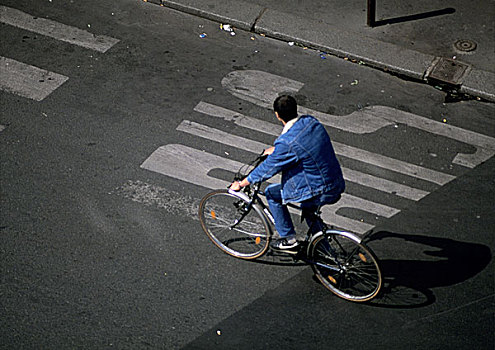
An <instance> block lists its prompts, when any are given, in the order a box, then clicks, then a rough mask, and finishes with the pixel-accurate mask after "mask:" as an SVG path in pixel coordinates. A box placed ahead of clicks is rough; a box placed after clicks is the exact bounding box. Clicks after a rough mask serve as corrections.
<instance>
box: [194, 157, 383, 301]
mask: <svg viewBox="0 0 495 350" xmlns="http://www.w3.org/2000/svg"><path fill="white" fill-rule="evenodd" d="M264 158H266V157H265V156H262V155H260V156H258V157H257V158H256V159H255V160H254V161H253V162H251V163H250V164H249V165H247V166H243V167H241V168H240V169H239V171H238V172H237V174H236V175H235V177H234V181H236V180H242V179H243V178H244V177H246V176H247V175H249V172H250V171H252V170H253V169H254V168H256V166H258V165H259V164H260V163H261V162H262V161H263V160H264ZM246 167H247V168H246ZM248 170H250V171H248ZM245 171H248V172H247V174H245V175H244V174H243V172H245ZM263 195H264V193H263V191H262V190H261V184H260V183H257V184H252V185H250V186H248V187H245V188H244V189H243V190H242V191H239V192H236V191H232V190H229V189H219V190H215V191H212V192H210V193H208V194H206V195H205V196H204V197H203V198H202V200H201V202H200V205H199V219H200V222H201V226H202V228H203V230H204V231H205V233H206V235H207V236H208V238H209V239H210V240H211V241H212V242H213V243H214V244H215V245H216V246H217V247H218V248H220V249H221V250H222V251H223V252H225V253H227V254H229V255H231V256H234V257H236V258H240V259H246V260H251V259H256V258H259V257H261V256H263V255H264V254H265V253H266V252H267V251H268V250H269V248H270V241H271V239H272V237H273V230H272V225H274V219H273V216H272V214H271V213H270V210H269V208H268V206H267V205H266V204H265V203H264V202H263V200H262V199H261V198H260V196H263ZM289 206H290V207H291V208H294V209H296V210H301V208H299V206H297V205H295V204H292V203H289ZM320 209H321V208H317V210H316V212H315V213H312V215H315V216H314V219H315V220H317V222H318V224H320V225H321V226H320V227H323V229H322V230H320V231H318V232H313V230H312V228H311V227H310V228H309V229H308V232H307V234H306V238H305V239H304V240H303V241H299V243H300V244H299V246H298V247H297V248H296V250H295V251H286V253H288V254H290V255H291V256H292V258H293V259H294V261H299V260H301V261H303V262H305V263H307V264H309V265H311V267H312V269H313V272H314V273H315V275H316V277H317V278H318V280H319V281H320V282H321V283H322V284H323V285H324V286H325V287H326V288H327V289H329V290H330V291H331V292H332V293H334V294H335V295H337V296H339V297H341V298H343V299H346V300H350V301H355V302H365V301H369V300H371V299H373V298H375V297H376V296H377V295H378V294H379V292H380V290H381V287H382V283H383V281H382V273H381V270H380V267H379V264H378V259H377V257H376V256H375V254H374V253H373V251H372V250H371V249H370V248H369V247H367V246H366V245H365V244H364V243H363V242H362V240H361V238H359V237H358V236H357V235H355V234H353V233H350V232H345V231H340V230H336V229H332V228H329V227H328V226H327V225H326V224H325V223H324V222H323V220H322V218H321V212H320ZM277 251H278V250H277ZM278 252H279V251H278Z"/></svg>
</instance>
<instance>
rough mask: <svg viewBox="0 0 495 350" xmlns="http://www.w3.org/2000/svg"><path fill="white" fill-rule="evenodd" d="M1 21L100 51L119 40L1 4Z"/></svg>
mask: <svg viewBox="0 0 495 350" xmlns="http://www.w3.org/2000/svg"><path fill="white" fill-rule="evenodd" d="M0 21H1V22H2V23H5V24H9V25H11V26H14V27H18V28H21V29H25V30H28V31H30V32H34V33H38V34H41V35H45V36H49V37H52V38H54V39H57V40H61V41H65V42H67V43H70V44H73V45H78V46H82V47H85V48H87V49H91V50H95V51H99V52H106V51H107V50H108V49H110V48H111V47H112V46H114V45H115V44H116V43H118V42H119V40H118V39H115V38H112V37H109V36H106V35H95V34H92V33H90V32H88V31H86V30H82V29H79V28H75V27H71V26H68V25H65V24H62V23H59V22H56V21H52V20H49V19H45V18H39V17H34V16H32V15H30V14H28V13H25V12H22V11H19V10H16V9H14V8H11V7H7V6H0Z"/></svg>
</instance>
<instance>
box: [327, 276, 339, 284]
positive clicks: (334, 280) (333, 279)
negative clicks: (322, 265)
mask: <svg viewBox="0 0 495 350" xmlns="http://www.w3.org/2000/svg"><path fill="white" fill-rule="evenodd" d="M328 279H329V280H330V282H332V283H333V284H337V280H336V279H335V278H333V277H332V276H328Z"/></svg>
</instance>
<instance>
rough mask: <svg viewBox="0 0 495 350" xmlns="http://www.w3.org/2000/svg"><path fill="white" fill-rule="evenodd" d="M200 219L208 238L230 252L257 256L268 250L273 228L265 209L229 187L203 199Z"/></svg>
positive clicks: (250, 257)
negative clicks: (230, 190)
mask: <svg viewBox="0 0 495 350" xmlns="http://www.w3.org/2000/svg"><path fill="white" fill-rule="evenodd" d="M199 220H200V221H201V226H202V227H203V230H204V231H205V233H206V234H207V236H208V238H210V240H211V241H212V242H213V243H215V245H216V246H217V247H218V248H220V249H221V250H223V251H224V252H225V253H227V254H230V255H232V256H235V257H237V258H241V259H255V258H257V257H259V256H261V255H263V254H264V253H265V252H266V250H267V249H268V245H269V243H270V232H271V231H270V227H269V225H268V223H267V220H266V218H265V216H264V214H263V211H262V210H261V208H260V207H259V206H258V205H256V204H252V205H250V202H249V201H247V200H245V199H243V198H241V197H240V196H236V195H235V194H232V193H229V191H227V190H218V191H214V192H210V193H209V194H207V195H206V196H205V197H204V198H203V199H202V200H201V203H200V204H199Z"/></svg>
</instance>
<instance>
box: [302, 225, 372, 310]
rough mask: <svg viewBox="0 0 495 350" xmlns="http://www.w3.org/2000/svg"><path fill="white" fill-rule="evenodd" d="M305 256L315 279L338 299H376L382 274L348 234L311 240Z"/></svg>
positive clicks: (366, 250) (328, 233)
mask: <svg viewBox="0 0 495 350" xmlns="http://www.w3.org/2000/svg"><path fill="white" fill-rule="evenodd" d="M308 256H309V257H310V259H312V260H313V264H312V265H311V266H312V268H313V271H314V273H315V274H316V277H317V278H318V279H319V280H320V282H321V283H322V284H323V285H324V286H325V287H326V288H327V289H329V290H330V291H331V292H332V293H334V294H336V295H338V296H339V297H341V298H344V299H347V300H350V301H357V302H364V301H368V300H371V299H373V298H374V297H376V296H377V295H378V293H379V292H380V289H381V286H382V273H381V271H380V267H379V265H378V260H377V258H376V256H375V254H374V253H373V252H372V251H371V250H370V249H369V248H368V247H366V246H365V245H364V244H362V243H360V240H359V239H358V238H357V237H355V236H354V235H352V234H349V233H347V232H342V231H336V230H328V231H326V232H325V234H321V235H320V236H317V237H315V238H314V239H313V240H312V242H311V243H310V245H309V247H308Z"/></svg>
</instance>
